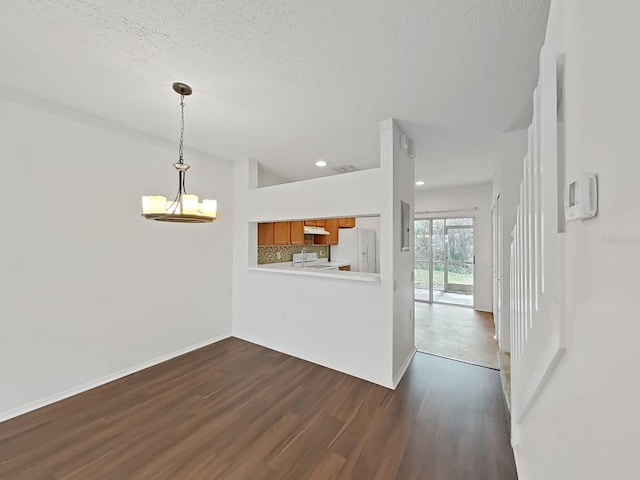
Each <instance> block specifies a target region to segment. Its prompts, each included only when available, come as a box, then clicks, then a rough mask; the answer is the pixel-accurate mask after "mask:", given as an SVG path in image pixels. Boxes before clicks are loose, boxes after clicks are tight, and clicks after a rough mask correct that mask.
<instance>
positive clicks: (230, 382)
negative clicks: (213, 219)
mask: <svg viewBox="0 0 640 480" xmlns="http://www.w3.org/2000/svg"><path fill="white" fill-rule="evenodd" d="M5 478H6V479H16V480H19V479H28V480H36V479H51V478H56V479H61V480H62V479H66V480H73V479H87V478H91V479H114V478H118V479H119V478H131V479H172V480H173V479H190V480H193V479H212V478H216V479H229V480H232V479H233V480H238V479H251V480H261V479H292V480H301V479H309V480H330V479H336V480H341V479H348V480H358V479H363V480H391V479H407V480H414V479H429V480H449V479H451V480H453V479H456V480H458V479H459V480H464V479H470V480H471V479H473V480H478V479H491V480H511V479H516V478H517V477H516V473H515V466H514V461H513V454H512V451H511V448H510V445H509V431H508V426H507V416H506V412H505V409H504V405H503V402H502V398H501V393H500V379H499V375H498V372H496V371H493V370H489V369H485V368H481V367H476V366H473V365H467V364H464V363H460V362H455V361H451V360H447V359H443V358H439V357H435V356H430V355H425V354H420V353H419V354H417V355H416V357H415V359H414V361H413V363H412V365H411V366H410V367H409V369H408V371H407V374H406V375H405V378H404V379H403V381H402V382H401V384H400V385H399V386H398V388H397V389H396V390H395V391H392V390H388V389H385V388H383V387H380V386H378V385H373V384H371V383H368V382H366V381H363V380H359V379H356V378H354V377H350V376H348V375H344V374H341V373H338V372H335V371H333V370H329V369H326V368H323V367H320V366H318V365H314V364H312V363H309V362H305V361H303V360H299V359H296V358H293V357H290V356H288V355H284V354H282V353H278V352H274V351H273V350H269V349H266V348H263V347H260V346H257V345H253V344H251V343H248V342H244V341H241V340H238V339H233V338H231V339H227V340H224V341H222V342H219V343H217V344H215V345H211V346H208V347H205V348H202V349H199V350H197V351H194V352H191V353H189V354H187V355H183V356H181V357H178V358H175V359H173V360H171V361H168V362H165V363H163V364H160V365H157V366H155V367H152V368H149V369H146V370H144V371H142V372H138V373H136V374H134V375H130V376H128V377H125V378H123V379H120V380H118V381H115V382H112V383H109V384H107V385H103V386H101V387H98V388H95V389H93V390H91V391H88V392H85V393H83V394H80V395H77V396H75V397H72V398H69V399H67V400H64V401H61V402H58V403H56V404H54V405H50V406H48V407H45V408H42V409H40V410H37V411H35V412H31V413H29V414H26V415H23V416H21V417H18V418H14V419H12V420H9V421H7V422H4V423H1V424H0V479H5Z"/></svg>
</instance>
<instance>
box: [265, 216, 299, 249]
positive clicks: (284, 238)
mask: <svg viewBox="0 0 640 480" xmlns="http://www.w3.org/2000/svg"><path fill="white" fill-rule="evenodd" d="M272 245H304V222H302V221H299V222H275V223H274V224H273V244H272Z"/></svg>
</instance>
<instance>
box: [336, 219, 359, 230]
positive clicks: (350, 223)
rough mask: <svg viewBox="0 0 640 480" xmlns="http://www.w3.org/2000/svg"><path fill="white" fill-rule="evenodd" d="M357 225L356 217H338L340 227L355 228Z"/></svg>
mask: <svg viewBox="0 0 640 480" xmlns="http://www.w3.org/2000/svg"><path fill="white" fill-rule="evenodd" d="M355 226H356V219H355V217H349V218H340V219H338V227H339V228H353V227H355Z"/></svg>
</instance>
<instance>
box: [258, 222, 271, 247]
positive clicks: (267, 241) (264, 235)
mask: <svg viewBox="0 0 640 480" xmlns="http://www.w3.org/2000/svg"><path fill="white" fill-rule="evenodd" d="M273 240H274V239H273V223H259V224H258V245H259V246H263V245H273Z"/></svg>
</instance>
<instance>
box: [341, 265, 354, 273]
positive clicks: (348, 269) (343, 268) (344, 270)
mask: <svg viewBox="0 0 640 480" xmlns="http://www.w3.org/2000/svg"><path fill="white" fill-rule="evenodd" d="M338 270H342V271H343V272H350V271H351V265H344V266H343V267H338Z"/></svg>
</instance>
